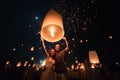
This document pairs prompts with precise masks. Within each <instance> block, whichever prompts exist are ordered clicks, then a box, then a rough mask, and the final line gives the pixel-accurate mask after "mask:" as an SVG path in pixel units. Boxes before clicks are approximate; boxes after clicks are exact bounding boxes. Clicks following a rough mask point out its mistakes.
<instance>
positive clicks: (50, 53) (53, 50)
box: [49, 48, 56, 58]
mask: <svg viewBox="0 0 120 80" xmlns="http://www.w3.org/2000/svg"><path fill="white" fill-rule="evenodd" d="M55 53H56V52H55V49H54V48H52V49H50V50H49V55H50V57H52V58H54V57H55Z"/></svg>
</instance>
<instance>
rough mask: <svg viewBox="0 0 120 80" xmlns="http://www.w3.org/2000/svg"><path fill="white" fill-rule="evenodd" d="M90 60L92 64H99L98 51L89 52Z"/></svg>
mask: <svg viewBox="0 0 120 80" xmlns="http://www.w3.org/2000/svg"><path fill="white" fill-rule="evenodd" d="M89 60H90V63H92V64H99V63H100V61H99V58H98V55H97V52H96V51H89Z"/></svg>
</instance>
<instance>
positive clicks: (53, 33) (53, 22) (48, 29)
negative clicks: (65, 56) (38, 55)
mask: <svg viewBox="0 0 120 80" xmlns="http://www.w3.org/2000/svg"><path fill="white" fill-rule="evenodd" d="M40 33H41V37H42V38H43V39H44V40H46V41H48V42H57V41H59V40H61V39H62V38H63V36H64V28H63V21H62V16H61V15H60V14H59V13H58V12H57V11H55V10H54V9H50V10H49V11H48V13H47V14H46V16H45V18H44V20H43V23H42V28H41V32H40Z"/></svg>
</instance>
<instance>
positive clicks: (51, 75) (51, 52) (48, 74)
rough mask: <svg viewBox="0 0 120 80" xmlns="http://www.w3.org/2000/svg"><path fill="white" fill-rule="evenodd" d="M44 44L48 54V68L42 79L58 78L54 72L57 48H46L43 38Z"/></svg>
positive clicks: (54, 79)
mask: <svg viewBox="0 0 120 80" xmlns="http://www.w3.org/2000/svg"><path fill="white" fill-rule="evenodd" d="M41 41H42V46H43V49H44V51H45V54H46V70H45V71H44V72H43V73H42V75H41V79H40V80H56V77H55V72H54V64H55V59H54V58H55V53H56V52H55V49H50V50H49V51H47V50H46V48H45V44H44V40H43V39H42V38H41Z"/></svg>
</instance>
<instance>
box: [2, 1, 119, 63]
mask: <svg viewBox="0 0 120 80" xmlns="http://www.w3.org/2000/svg"><path fill="white" fill-rule="evenodd" d="M1 4H2V5H1V8H2V9H1V21H2V23H1V27H0V35H1V38H0V61H1V62H2V61H7V60H16V61H19V60H20V61H21V60H22V61H25V60H30V58H31V57H32V56H34V57H35V62H36V63H39V61H40V60H42V59H44V58H45V55H44V52H43V49H42V47H41V41H40V34H39V31H40V29H41V25H42V21H43V19H44V17H45V15H46V13H47V11H48V10H49V9H51V8H53V9H55V10H56V11H58V12H59V13H60V14H61V15H62V16H63V23H64V30H65V36H66V37H67V39H68V41H69V44H70V49H69V52H68V54H66V57H67V59H66V62H67V63H68V64H72V63H74V62H75V59H76V58H75V57H77V59H78V61H79V62H83V61H84V60H85V59H86V58H87V57H88V51H89V50H96V51H97V53H98V56H99V58H100V61H101V63H105V64H111V63H113V64H115V63H116V62H119V63H120V58H119V57H120V53H119V46H120V41H119V40H120V39H119V29H118V28H119V26H120V24H119V17H120V15H119V11H118V10H119V9H118V5H117V2H113V1H110V0H17V1H14V0H9V1H7V0H6V1H4V2H2V3H1ZM110 37H112V38H110ZM58 43H60V44H61V45H62V46H63V47H62V48H64V47H65V43H64V41H63V40H61V41H59V42H58ZM54 45H55V43H49V42H46V46H47V49H50V48H52V47H54ZM31 47H33V48H34V50H33V51H31V50H30V49H31ZM70 62H71V63H70Z"/></svg>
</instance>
